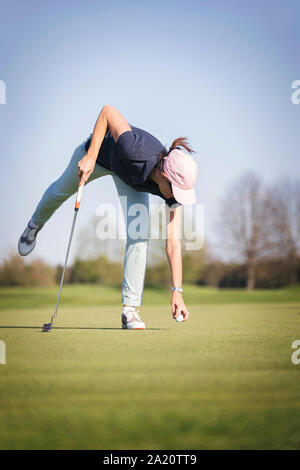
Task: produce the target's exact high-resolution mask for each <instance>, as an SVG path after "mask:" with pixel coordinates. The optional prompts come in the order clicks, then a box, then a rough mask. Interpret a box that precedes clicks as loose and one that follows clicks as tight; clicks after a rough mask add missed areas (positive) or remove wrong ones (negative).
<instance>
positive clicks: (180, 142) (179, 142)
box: [157, 137, 195, 168]
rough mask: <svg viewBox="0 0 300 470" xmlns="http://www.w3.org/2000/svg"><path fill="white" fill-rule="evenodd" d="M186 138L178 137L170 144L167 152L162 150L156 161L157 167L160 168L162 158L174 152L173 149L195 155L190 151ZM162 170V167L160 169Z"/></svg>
mask: <svg viewBox="0 0 300 470" xmlns="http://www.w3.org/2000/svg"><path fill="white" fill-rule="evenodd" d="M186 139H187V137H178V138H177V139H175V140H173V142H172V145H171V147H170V148H169V150H167V149H166V148H164V149H163V150H162V151H161V153H160V155H159V157H158V161H157V164H158V167H161V165H160V161H161V160H162V158H164V157H166V156H167V155H169V153H170V152H172V150H175V149H180V147H181V148H182V149H183V150H186V151H187V152H189V153H195V151H194V150H192V149H191V147H190V146H189V143H188V141H187V140H186ZM161 168H162V167H161Z"/></svg>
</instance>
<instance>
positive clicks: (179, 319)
mask: <svg viewBox="0 0 300 470" xmlns="http://www.w3.org/2000/svg"><path fill="white" fill-rule="evenodd" d="M176 321H179V322H182V321H183V315H182V313H180V314H179V315H178V317H177V318H176Z"/></svg>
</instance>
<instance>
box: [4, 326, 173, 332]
mask: <svg viewBox="0 0 300 470" xmlns="http://www.w3.org/2000/svg"><path fill="white" fill-rule="evenodd" d="M6 328H14V329H17V330H19V329H29V330H41V329H42V327H41V326H0V329H6ZM53 330H122V328H97V327H92V326H54V327H53ZM147 330H148V331H160V330H168V328H146V331H147Z"/></svg>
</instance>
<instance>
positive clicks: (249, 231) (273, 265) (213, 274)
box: [0, 173, 300, 290]
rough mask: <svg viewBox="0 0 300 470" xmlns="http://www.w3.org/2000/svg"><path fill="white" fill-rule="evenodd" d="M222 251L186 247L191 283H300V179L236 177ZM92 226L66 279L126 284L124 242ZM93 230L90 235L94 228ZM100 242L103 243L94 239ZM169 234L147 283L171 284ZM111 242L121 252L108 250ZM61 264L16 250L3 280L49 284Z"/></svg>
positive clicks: (225, 208)
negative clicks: (103, 237) (98, 237)
mask: <svg viewBox="0 0 300 470" xmlns="http://www.w3.org/2000/svg"><path fill="white" fill-rule="evenodd" d="M215 225H216V233H217V234H218V236H219V246H218V252H219V253H221V255H219V256H216V255H215V254H214V250H213V249H212V247H211V246H210V244H209V241H206V242H205V245H204V248H203V249H202V250H198V251H185V250H183V279H184V282H185V283H192V284H197V285H207V286H214V287H224V288H225V287H244V288H247V289H249V290H251V289H254V288H279V287H284V286H288V285H295V284H298V283H300V183H299V182H296V183H291V182H290V181H288V180H282V181H280V182H278V183H277V184H273V185H266V184H265V183H264V182H263V181H262V179H261V178H259V177H258V176H257V175H256V174H254V173H246V174H244V175H242V176H241V177H240V178H238V179H237V180H236V181H234V182H233V183H232V185H230V186H229V187H228V188H227V189H226V191H225V192H224V195H223V197H222V199H221V200H220V202H219V211H218V216H217V220H216V224H215ZM94 233H95V231H94V232H91V231H90V232H89V233H82V234H81V237H80V238H81V240H82V246H85V247H89V249H90V251H88V252H87V253H83V251H82V250H80V251H81V256H78V257H76V258H75V260H74V262H73V264H72V265H71V266H69V267H68V268H67V271H66V277H65V282H67V283H94V284H104V285H116V286H121V283H122V271H123V266H122V250H123V249H124V246H123V247H121V245H122V242H120V241H114V242H109V241H106V242H105V243H104V242H103V243H97V242H96V243H95V240H94V241H91V239H95V236H94ZM91 234H92V235H91ZM93 243H94V245H95V246H98V247H101V249H102V251H101V250H100V251H99V250H98V252H97V249H96V248H95V246H94V248H95V249H94V251H93V250H91V247H92V246H93ZM164 244H165V240H151V241H150V244H149V251H148V260H149V261H150V262H149V263H148V266H147V271H146V277H145V286H152V287H169V286H170V283H171V276H170V268H169V265H168V263H167V259H166V255H165V251H164ZM109 246H110V248H112V250H111V251H112V252H114V253H118V254H119V258H118V259H116V260H113V259H111V257H109V256H107V253H108V252H109ZM61 270H62V266H57V267H51V266H49V265H47V263H45V262H44V261H42V260H34V261H32V262H29V263H28V262H25V261H24V259H23V258H21V257H20V256H18V255H17V254H14V253H12V254H10V255H9V256H8V257H7V258H6V259H4V260H3V262H2V263H1V265H0V285H2V286H50V285H55V284H56V283H58V282H59V279H60V275H61Z"/></svg>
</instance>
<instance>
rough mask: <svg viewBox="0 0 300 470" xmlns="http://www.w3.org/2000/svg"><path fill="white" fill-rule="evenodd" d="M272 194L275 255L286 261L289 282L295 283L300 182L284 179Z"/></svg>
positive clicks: (299, 250) (299, 234) (299, 237)
mask: <svg viewBox="0 0 300 470" xmlns="http://www.w3.org/2000/svg"><path fill="white" fill-rule="evenodd" d="M270 194H271V197H270V200H271V224H272V241H273V251H274V256H275V257H276V258H277V259H282V260H283V261H284V264H285V272H286V278H287V282H288V284H295V283H296V276H297V257H298V256H299V254H300V182H299V181H298V182H296V183H291V182H289V181H287V180H282V181H280V182H279V183H277V184H276V185H274V186H273V187H272V188H271V190H270Z"/></svg>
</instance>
